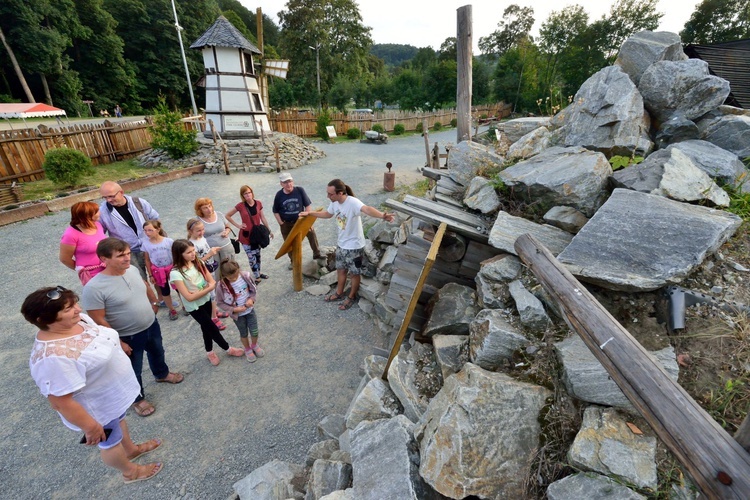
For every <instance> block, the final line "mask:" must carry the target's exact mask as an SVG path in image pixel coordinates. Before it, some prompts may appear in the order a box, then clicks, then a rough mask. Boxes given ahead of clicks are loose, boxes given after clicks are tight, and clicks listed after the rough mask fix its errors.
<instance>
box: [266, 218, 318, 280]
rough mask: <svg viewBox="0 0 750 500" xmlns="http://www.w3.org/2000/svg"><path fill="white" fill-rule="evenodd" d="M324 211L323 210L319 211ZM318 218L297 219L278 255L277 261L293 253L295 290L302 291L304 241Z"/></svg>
mask: <svg viewBox="0 0 750 500" xmlns="http://www.w3.org/2000/svg"><path fill="white" fill-rule="evenodd" d="M318 210H322V209H318ZM316 219H317V218H316V217H312V216H310V215H308V216H307V217H302V218H301V219H297V222H295V223H294V227H293V228H292V231H291V232H290V233H289V236H288V237H287V239H286V240H284V243H283V244H282V245H281V248H279V251H278V252H277V253H276V257H275V258H276V260H278V259H280V258H281V257H283V256H284V255H286V254H288V253H290V252H291V254H292V279H293V280H294V290H295V291H296V292H301V291H302V240H304V239H305V238H306V237H307V232H308V231H310V228H311V227H312V225H313V224H315V220H316Z"/></svg>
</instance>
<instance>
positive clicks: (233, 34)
mask: <svg viewBox="0 0 750 500" xmlns="http://www.w3.org/2000/svg"><path fill="white" fill-rule="evenodd" d="M204 47H234V48H238V49H243V50H247V51H250V52H254V53H256V54H260V53H261V52H260V50H258V47H256V46H255V45H253V44H252V43H251V42H249V41H248V39H247V38H245V37H244V36H243V35H242V33H240V30H238V29H237V28H235V27H234V25H233V24H232V23H230V22H229V20H228V19H227V18H226V17H224V16H219V18H218V19H216V22H214V24H212V25H211V27H210V28H208V29H207V30H206V31H205V33H203V34H202V35H201V36H200V37H199V38H198V39H197V40H196V41H195V42H193V44H192V45H191V46H190V48H191V49H202V48H204Z"/></svg>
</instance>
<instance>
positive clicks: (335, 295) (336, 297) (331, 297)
mask: <svg viewBox="0 0 750 500" xmlns="http://www.w3.org/2000/svg"><path fill="white" fill-rule="evenodd" d="M345 298H346V295H344V294H343V293H342V294H341V295H339V294H338V293H336V292H333V293H332V294H331V295H326V298H325V299H323V300H325V301H326V302H338V301H340V300H344V299H345Z"/></svg>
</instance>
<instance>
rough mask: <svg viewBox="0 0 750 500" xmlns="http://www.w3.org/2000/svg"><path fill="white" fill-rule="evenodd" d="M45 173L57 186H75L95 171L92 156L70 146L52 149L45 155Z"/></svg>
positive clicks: (43, 166)
mask: <svg viewBox="0 0 750 500" xmlns="http://www.w3.org/2000/svg"><path fill="white" fill-rule="evenodd" d="M42 168H43V169H44V175H46V176H47V179H49V180H51V181H52V182H53V183H54V184H56V185H57V186H63V187H65V186H75V185H76V184H78V183H79V182H80V181H81V179H82V178H83V177H85V176H87V175H91V174H93V173H94V167H93V165H92V164H91V158H89V157H88V156H86V155H85V154H83V153H81V152H80V151H78V150H75V149H70V148H58V149H50V150H49V151H47V154H45V155H44V164H43V165H42Z"/></svg>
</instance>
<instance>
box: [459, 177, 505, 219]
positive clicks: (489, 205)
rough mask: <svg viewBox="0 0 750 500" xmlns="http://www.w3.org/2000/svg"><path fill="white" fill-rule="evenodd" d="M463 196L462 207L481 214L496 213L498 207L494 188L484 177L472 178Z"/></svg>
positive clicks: (498, 200)
mask: <svg viewBox="0 0 750 500" xmlns="http://www.w3.org/2000/svg"><path fill="white" fill-rule="evenodd" d="M464 196H465V197H464V205H466V206H467V207H469V208H471V209H472V210H479V211H480V212H482V213H483V214H491V213H494V212H497V209H498V207H499V206H500V198H498V196H497V193H496V192H495V188H494V187H493V186H492V184H491V183H490V181H489V180H487V179H485V178H484V177H474V178H473V179H472V180H471V184H469V188H468V189H467V190H466V193H465V195H464Z"/></svg>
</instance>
